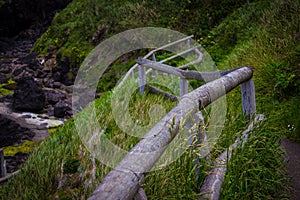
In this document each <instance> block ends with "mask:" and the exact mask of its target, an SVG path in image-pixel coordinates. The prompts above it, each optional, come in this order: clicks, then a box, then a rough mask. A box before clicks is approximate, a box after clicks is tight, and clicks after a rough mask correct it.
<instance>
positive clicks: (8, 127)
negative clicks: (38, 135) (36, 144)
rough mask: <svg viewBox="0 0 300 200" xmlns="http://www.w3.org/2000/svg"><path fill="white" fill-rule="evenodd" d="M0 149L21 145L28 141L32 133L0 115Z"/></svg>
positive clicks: (32, 135)
mask: <svg viewBox="0 0 300 200" xmlns="http://www.w3.org/2000/svg"><path fill="white" fill-rule="evenodd" d="M0 130H1V131H0V148H2V147H6V146H11V145H14V144H22V143H23V142H24V140H30V139H32V138H33V137H34V133H33V132H32V131H31V130H29V129H28V128H24V127H21V126H20V125H19V124H17V123H16V122H15V121H13V120H10V119H8V118H6V117H4V116H2V115H1V114H0Z"/></svg>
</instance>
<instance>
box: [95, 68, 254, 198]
mask: <svg viewBox="0 0 300 200" xmlns="http://www.w3.org/2000/svg"><path fill="white" fill-rule="evenodd" d="M252 75H253V71H252V69H251V68H250V67H241V68H238V69H236V70H234V71H232V72H230V73H228V74H226V75H224V76H222V77H220V78H218V79H216V80H214V81H211V82H209V83H207V84H205V85H203V86H201V87H199V88H197V89H196V90H194V91H192V92H190V93H188V94H186V95H184V96H183V97H181V99H180V100H179V103H178V105H177V106H175V107H174V108H173V109H172V110H171V111H170V112H169V113H168V114H167V115H165V116H164V117H163V118H162V119H161V120H160V121H159V122H158V123H157V124H156V125H155V126H154V127H153V128H152V129H151V130H150V131H149V132H148V133H147V134H146V135H145V136H144V137H143V138H142V139H141V140H140V142H139V143H138V144H137V145H136V146H135V147H133V148H132V149H131V151H130V152H129V153H128V154H127V155H126V156H125V157H124V159H123V160H122V161H121V162H120V163H119V165H118V166H117V167H115V169H113V170H112V171H111V172H110V173H109V174H108V175H107V176H106V177H105V178H104V179H103V181H102V183H101V184H100V185H99V186H98V187H97V188H96V190H95V191H94V192H93V193H92V195H91V196H90V197H89V199H90V200H96V199H97V200H101V199H103V200H104V199H105V200H109V199H111V200H115V199H128V200H129V199H132V198H133V197H134V196H135V195H136V193H137V191H138V190H139V188H140V186H141V184H142V183H143V181H144V178H145V173H146V172H149V171H150V170H151V168H152V167H153V166H154V165H155V163H156V162H157V161H158V160H159V158H160V156H161V155H162V154H163V152H164V150H165V149H166V147H167V146H168V144H170V142H171V141H172V140H173V138H174V137H175V136H176V135H177V134H178V132H179V129H180V125H181V124H182V120H184V119H186V118H187V117H189V116H190V115H191V114H192V113H195V112H197V111H199V110H201V109H203V108H205V107H206V106H208V105H209V104H210V103H212V102H213V101H215V100H217V99H218V98H220V97H221V96H223V95H225V94H226V93H228V92H229V91H231V90H232V89H234V88H235V87H237V86H238V85H240V84H242V83H244V82H246V81H248V80H250V79H251V77H252ZM182 108H184V109H182Z"/></svg>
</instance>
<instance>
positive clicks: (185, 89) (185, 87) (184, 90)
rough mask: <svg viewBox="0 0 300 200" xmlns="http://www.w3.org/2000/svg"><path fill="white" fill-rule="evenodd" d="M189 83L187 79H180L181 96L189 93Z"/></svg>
mask: <svg viewBox="0 0 300 200" xmlns="http://www.w3.org/2000/svg"><path fill="white" fill-rule="evenodd" d="M188 87H189V85H188V81H187V80H186V79H185V78H180V96H183V95H185V94H187V93H188Z"/></svg>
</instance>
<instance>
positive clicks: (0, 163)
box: [0, 150, 6, 178]
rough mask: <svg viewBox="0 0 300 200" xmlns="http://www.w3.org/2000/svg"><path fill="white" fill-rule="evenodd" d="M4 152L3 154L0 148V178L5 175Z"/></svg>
mask: <svg viewBox="0 0 300 200" xmlns="http://www.w3.org/2000/svg"><path fill="white" fill-rule="evenodd" d="M4 162H5V161H4V154H3V150H0V178H2V177H5V176H6V169H5V168H6V167H5V163H4Z"/></svg>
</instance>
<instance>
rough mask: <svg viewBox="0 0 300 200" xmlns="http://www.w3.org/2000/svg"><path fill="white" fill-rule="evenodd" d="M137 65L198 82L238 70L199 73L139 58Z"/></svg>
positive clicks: (207, 80)
mask: <svg viewBox="0 0 300 200" xmlns="http://www.w3.org/2000/svg"><path fill="white" fill-rule="evenodd" d="M137 63H138V64H140V65H142V66H146V67H149V68H152V69H155V70H158V71H162V72H165V73H168V74H173V75H176V76H179V77H180V78H185V79H193V80H198V81H204V82H209V81H212V80H215V79H217V78H219V77H220V76H224V75H226V74H228V73H230V72H232V71H234V70H236V69H231V70H221V71H217V72H199V71H194V70H189V71H186V70H182V69H179V68H175V67H172V66H169V65H166V64H162V63H158V62H154V61H151V60H147V59H144V58H138V60H137Z"/></svg>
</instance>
